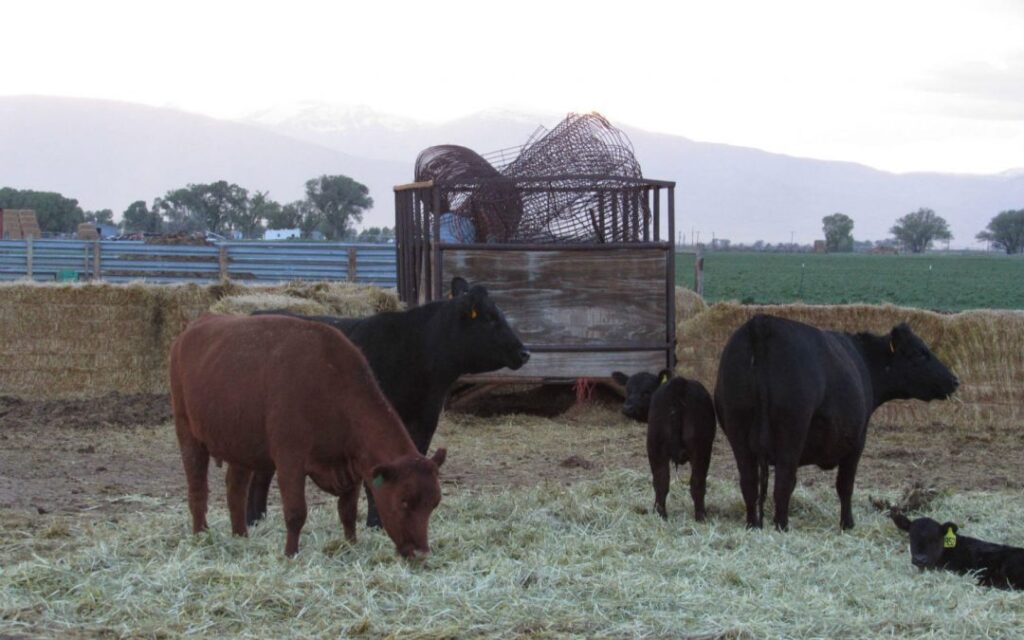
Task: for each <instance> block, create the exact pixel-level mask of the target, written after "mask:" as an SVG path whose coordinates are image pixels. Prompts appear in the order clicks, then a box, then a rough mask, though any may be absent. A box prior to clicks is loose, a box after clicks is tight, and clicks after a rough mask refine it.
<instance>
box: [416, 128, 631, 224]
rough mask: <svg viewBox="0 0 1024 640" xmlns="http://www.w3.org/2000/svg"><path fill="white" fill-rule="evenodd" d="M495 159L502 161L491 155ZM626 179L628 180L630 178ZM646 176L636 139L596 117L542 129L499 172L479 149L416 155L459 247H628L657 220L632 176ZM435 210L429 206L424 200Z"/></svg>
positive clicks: (445, 148)
mask: <svg viewBox="0 0 1024 640" xmlns="http://www.w3.org/2000/svg"><path fill="white" fill-rule="evenodd" d="M491 157H496V154H492V155H491ZM624 178H625V179H626V180H623V179H624ZM640 178H643V174H642V173H641V171H640V164H639V163H638V162H637V160H636V157H635V156H634V155H633V148H632V145H630V143H629V140H628V139H627V138H626V137H625V135H623V134H622V132H620V131H619V130H617V129H616V128H615V127H613V126H612V125H611V124H610V123H609V122H608V121H607V120H606V119H605V118H604V117H603V116H601V115H600V114H597V113H590V114H582V115H581V114H569V116H567V117H566V119H565V120H563V121H562V122H561V123H559V124H558V126H556V127H555V128H554V129H552V130H551V131H547V130H545V129H543V128H541V129H538V130H537V132H535V133H534V134H533V135H532V136H531V137H530V139H529V140H528V141H527V142H526V144H525V145H523V146H522V148H521V150H520V152H519V154H518V155H517V156H516V157H515V159H513V160H512V161H511V162H508V163H505V164H503V165H499V166H497V167H495V166H494V165H493V164H492V163H491V162H489V161H488V160H487V158H485V157H484V156H481V155H480V154H478V153H476V152H475V151H473V150H472V149H468V148H466V147H461V146H457V145H440V146H436V147H430V148H428V149H426V150H424V151H423V152H422V153H420V155H419V157H417V158H416V180H417V181H425V180H433V181H434V182H435V183H437V184H439V185H441V186H442V192H441V210H440V212H439V214H440V215H441V216H442V220H441V224H442V229H443V232H442V233H443V236H445V237H444V238H442V239H443V240H444V239H447V240H450V241H455V242H542V243H554V242H559V243H561V242H623V241H627V242H628V241H631V240H637V239H638V238H637V237H636V234H637V228H638V225H637V223H636V222H634V223H633V225H632V228H630V225H627V224H622V225H617V226H614V227H613V226H612V225H610V224H605V222H604V215H605V212H606V211H607V212H608V214H609V215H611V214H612V213H613V212H616V211H618V212H620V213H623V219H625V210H627V209H629V208H630V207H632V210H631V214H630V215H632V216H634V217H636V218H638V217H641V216H642V217H643V219H644V220H647V219H648V218H649V216H650V212H649V209H648V205H647V201H646V199H645V198H643V197H641V195H640V192H639V190H637V189H635V188H632V187H634V184H633V183H631V182H629V179H640ZM424 205H425V206H427V207H428V208H429V207H430V203H424Z"/></svg>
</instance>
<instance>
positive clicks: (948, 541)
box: [942, 527, 956, 549]
mask: <svg viewBox="0 0 1024 640" xmlns="http://www.w3.org/2000/svg"><path fill="white" fill-rule="evenodd" d="M942 546H943V547H945V548H946V549H952V548H953V547H955V546H956V534H955V533H953V527H950V528H948V529H946V535H945V537H943V538H942Z"/></svg>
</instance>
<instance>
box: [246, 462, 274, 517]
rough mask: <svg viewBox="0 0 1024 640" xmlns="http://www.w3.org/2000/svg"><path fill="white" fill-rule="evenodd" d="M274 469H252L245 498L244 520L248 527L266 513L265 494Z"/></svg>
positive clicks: (268, 491) (266, 494) (268, 489)
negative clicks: (247, 494) (247, 496)
mask: <svg viewBox="0 0 1024 640" xmlns="http://www.w3.org/2000/svg"><path fill="white" fill-rule="evenodd" d="M273 480H274V471H273V470H270V471H254V472H253V474H252V479H251V480H250V481H249V498H248V499H247V500H246V507H245V522H246V524H247V525H249V526H250V527H251V526H253V525H254V524H256V523H257V522H259V521H260V520H262V519H263V518H264V517H265V516H266V515H267V496H268V494H269V493H270V483H271V482H272V481H273Z"/></svg>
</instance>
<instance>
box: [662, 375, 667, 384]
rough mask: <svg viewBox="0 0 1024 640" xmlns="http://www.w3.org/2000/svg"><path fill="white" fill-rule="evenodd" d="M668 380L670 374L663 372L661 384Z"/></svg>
mask: <svg viewBox="0 0 1024 640" xmlns="http://www.w3.org/2000/svg"><path fill="white" fill-rule="evenodd" d="M666 382H668V374H667V373H663V374H661V384H665V383H666Z"/></svg>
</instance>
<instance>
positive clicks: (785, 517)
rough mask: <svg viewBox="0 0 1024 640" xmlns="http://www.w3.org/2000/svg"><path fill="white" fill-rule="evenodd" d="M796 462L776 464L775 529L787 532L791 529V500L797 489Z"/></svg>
mask: <svg viewBox="0 0 1024 640" xmlns="http://www.w3.org/2000/svg"><path fill="white" fill-rule="evenodd" d="M796 468H797V464H796V462H793V461H791V460H779V461H777V462H776V463H775V491H774V493H773V494H772V498H773V499H774V500H775V528H776V529H778V530H779V531H785V530H786V529H788V528H789V500H790V498H791V497H792V496H793V489H795V488H796Z"/></svg>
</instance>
